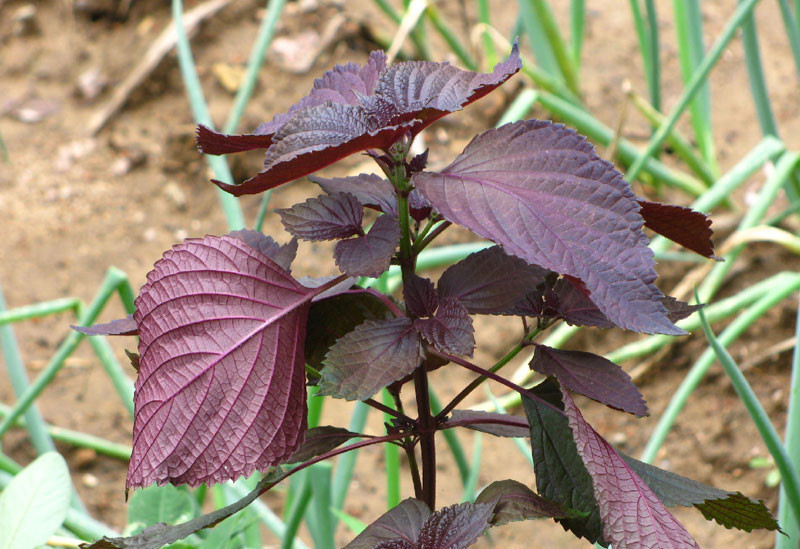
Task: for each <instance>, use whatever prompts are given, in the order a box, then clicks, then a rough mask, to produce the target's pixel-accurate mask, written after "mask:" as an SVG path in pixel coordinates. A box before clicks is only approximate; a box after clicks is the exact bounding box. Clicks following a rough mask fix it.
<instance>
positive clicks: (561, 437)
mask: <svg viewBox="0 0 800 549" xmlns="http://www.w3.org/2000/svg"><path fill="white" fill-rule="evenodd" d="M533 392H534V393H535V394H536V395H537V396H539V397H540V398H543V399H545V400H546V401H548V402H550V403H551V404H552V405H553V406H555V407H556V408H561V407H562V403H561V394H560V388H559V387H558V384H557V383H555V382H553V381H551V380H548V381H545V382H544V383H542V384H540V385H538V386H536V387H535V388H534V389H533ZM522 404H523V406H524V408H525V414H526V415H527V416H528V422H529V423H530V434H531V450H532V453H533V467H534V471H535V472H536V487H537V491H538V492H539V494H540V495H541V496H543V497H544V498H546V499H548V500H550V501H554V502H556V503H557V504H559V505H561V506H562V507H564V508H565V509H574V510H575V511H578V512H579V513H582V514H584V515H585V516H581V517H576V518H567V519H559V518H557V519H556V521H557V522H559V523H560V524H561V525H562V526H563V527H564V529H565V530H569V531H571V532H572V533H574V534H575V535H576V536H578V537H584V538H586V539H588V540H589V541H590V542H592V543H594V542H598V543H600V544H601V545H604V546H606V545H607V544H606V542H605V541H604V540H603V523H602V522H600V510H599V508H598V506H597V503H596V502H595V496H594V492H593V489H592V478H591V477H590V476H589V473H588V471H587V470H586V466H585V465H584V464H583V461H582V460H581V456H580V455H579V454H578V450H577V448H576V447H575V441H574V440H573V438H572V430H571V429H570V426H569V422H568V421H567V418H566V417H565V416H564V415H563V414H562V413H559V412H558V411H557V410H554V409H553V408H551V407H549V406H547V405H545V404H544V403H543V402H541V401H538V400H533V399H531V398H528V397H527V396H525V395H523V396H522Z"/></svg>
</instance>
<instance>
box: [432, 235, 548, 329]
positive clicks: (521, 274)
mask: <svg viewBox="0 0 800 549" xmlns="http://www.w3.org/2000/svg"><path fill="white" fill-rule="evenodd" d="M545 276H547V271H546V270H544V269H541V268H539V267H536V266H534V265H529V264H528V263H526V262H525V261H523V260H521V259H519V258H517V257H513V256H510V255H508V254H507V253H505V252H504V251H503V248H501V247H500V246H492V247H491V248H487V249H485V250H481V251H479V252H475V253H474V254H471V255H469V256H467V257H466V258H464V259H462V260H461V261H459V262H458V263H456V264H455V265H451V266H450V267H448V268H447V270H445V272H444V273H442V276H441V277H440V278H439V282H438V286H437V291H438V292H439V297H441V298H445V297H454V298H457V299H458V300H459V301H460V302H461V303H462V304H463V305H464V306H465V307H466V308H467V310H468V311H469V312H470V313H476V314H492V313H499V312H502V311H504V310H505V309H507V308H508V307H509V306H511V305H512V304H514V303H515V302H517V301H518V300H520V299H522V298H523V297H524V296H525V295H526V294H527V293H528V292H531V291H532V290H534V289H535V288H536V286H537V285H538V284H540V283H541V282H543V281H544V279H545Z"/></svg>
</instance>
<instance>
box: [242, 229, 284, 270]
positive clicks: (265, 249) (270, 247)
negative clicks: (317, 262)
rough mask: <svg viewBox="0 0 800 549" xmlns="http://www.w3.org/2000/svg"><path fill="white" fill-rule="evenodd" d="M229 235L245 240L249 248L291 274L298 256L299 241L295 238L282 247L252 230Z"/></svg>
mask: <svg viewBox="0 0 800 549" xmlns="http://www.w3.org/2000/svg"><path fill="white" fill-rule="evenodd" d="M228 234H229V235H230V236H235V237H236V238H239V239H241V240H244V241H245V242H246V243H247V245H248V246H250V247H251V248H253V249H255V250H258V251H259V252H261V253H262V254H264V255H265V256H267V257H268V258H270V259H271V260H272V261H274V262H275V263H277V264H278V265H280V266H281V267H282V268H283V269H285V270H286V271H288V272H291V266H292V261H294V258H295V257H296V256H297V240H295V239H294V238H293V239H291V240H290V241H289V242H288V243H286V244H283V245H281V244H278V243H277V242H275V241H274V240H272V237H269V236H267V235H265V234H264V233H260V232H258V231H254V230H252V229H240V230H238V231H232V232H230V233H228Z"/></svg>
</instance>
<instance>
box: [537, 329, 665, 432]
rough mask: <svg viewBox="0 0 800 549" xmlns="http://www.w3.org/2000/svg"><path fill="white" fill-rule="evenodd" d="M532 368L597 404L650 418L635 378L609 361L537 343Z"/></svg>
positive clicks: (589, 354) (593, 355) (581, 352)
mask: <svg viewBox="0 0 800 549" xmlns="http://www.w3.org/2000/svg"><path fill="white" fill-rule="evenodd" d="M530 367H531V368H532V369H534V370H536V371H537V372H539V373H540V374H544V375H546V376H554V377H555V378H556V379H558V381H559V383H560V384H561V385H562V386H564V387H566V388H567V389H569V390H570V391H574V392H576V393H580V394H582V395H584V396H587V397H589V398H591V399H593V400H596V401H597V402H600V403H602V404H606V405H608V406H611V407H612V408H617V409H618V410H623V411H625V412H629V413H631V414H635V415H637V416H646V415H648V413H649V412H648V410H647V405H646V404H645V403H644V398H642V394H641V393H640V392H639V389H637V388H636V385H634V384H633V381H631V377H630V376H629V375H628V374H627V373H626V372H625V370H623V369H622V368H620V367H619V365H617V364H614V363H613V362H611V361H610V360H608V359H607V358H603V357H601V356H598V355H595V354H592V353H586V352H583V351H562V350H559V349H553V348H552V347H548V346H546V345H540V344H536V352H535V353H534V355H533V358H532V359H531V362H530Z"/></svg>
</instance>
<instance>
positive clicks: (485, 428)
mask: <svg viewBox="0 0 800 549" xmlns="http://www.w3.org/2000/svg"><path fill="white" fill-rule="evenodd" d="M461 421H470V422H473V423H469V424H468V425H464V427H466V428H467V429H473V430H475V431H481V432H483V433H488V434H490V435H494V436H496V437H512V438H527V437H530V436H531V430H530V426H529V425H528V421H527V420H526V419H525V418H523V417H520V416H512V415H509V414H499V413H496V412H480V411H477V410H453V412H452V413H451V414H450V420H449V421H448V422H447V423H457V422H461ZM445 425H446V424H445Z"/></svg>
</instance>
